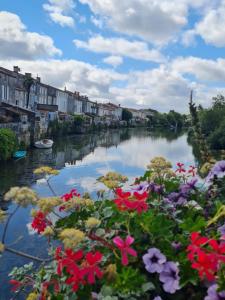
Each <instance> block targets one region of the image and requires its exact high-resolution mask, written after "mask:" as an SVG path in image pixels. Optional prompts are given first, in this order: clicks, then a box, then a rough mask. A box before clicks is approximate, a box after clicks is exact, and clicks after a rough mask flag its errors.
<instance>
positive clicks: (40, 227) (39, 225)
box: [31, 211, 52, 234]
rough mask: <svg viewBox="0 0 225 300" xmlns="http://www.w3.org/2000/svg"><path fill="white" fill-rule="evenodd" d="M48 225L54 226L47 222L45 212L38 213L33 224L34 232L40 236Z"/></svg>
mask: <svg viewBox="0 0 225 300" xmlns="http://www.w3.org/2000/svg"><path fill="white" fill-rule="evenodd" d="M48 225H52V223H51V222H50V221H49V220H47V218H46V215H45V214H44V213H43V212H41V211H38V212H37V213H36V216H35V217H34V219H33V222H32V223H31V227H32V228H33V229H34V230H37V232H38V234H40V233H42V232H43V231H44V230H45V228H46V227H47V226H48Z"/></svg>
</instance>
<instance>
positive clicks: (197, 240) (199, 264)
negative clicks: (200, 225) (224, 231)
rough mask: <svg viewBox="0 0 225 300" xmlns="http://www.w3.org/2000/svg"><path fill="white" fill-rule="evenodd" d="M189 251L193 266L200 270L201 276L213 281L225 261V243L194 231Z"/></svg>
mask: <svg viewBox="0 0 225 300" xmlns="http://www.w3.org/2000/svg"><path fill="white" fill-rule="evenodd" d="M187 251H188V255H187V257H188V259H189V260H190V261H191V262H192V265H191V266H192V268H193V269H196V270H197V271H198V273H199V277H200V278H201V279H204V278H207V279H208V280H209V281H213V280H214V279H215V276H216V274H217V272H218V270H219V268H220V264H221V263H222V262H225V255H224V254H225V244H224V243H223V242H222V243H218V241H216V240H215V239H209V238H207V237H204V236H201V235H200V234H199V233H198V232H193V233H192V234H191V244H190V245H189V246H188V248H187Z"/></svg>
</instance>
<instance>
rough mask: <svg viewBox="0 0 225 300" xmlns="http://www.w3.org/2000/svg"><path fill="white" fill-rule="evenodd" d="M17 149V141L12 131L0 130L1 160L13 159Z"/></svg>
mask: <svg viewBox="0 0 225 300" xmlns="http://www.w3.org/2000/svg"><path fill="white" fill-rule="evenodd" d="M16 148H17V139H16V135H15V133H14V132H13V131H12V130H11V129H7V128H2V129H0V160H7V159H9V158H11V157H12V155H13V153H14V152H15V150H16Z"/></svg>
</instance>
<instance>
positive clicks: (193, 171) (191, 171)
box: [188, 166, 197, 177]
mask: <svg viewBox="0 0 225 300" xmlns="http://www.w3.org/2000/svg"><path fill="white" fill-rule="evenodd" d="M196 169H197V168H196V167H195V166H189V170H188V173H189V174H191V175H192V176H193V177H194V176H195V175H196Z"/></svg>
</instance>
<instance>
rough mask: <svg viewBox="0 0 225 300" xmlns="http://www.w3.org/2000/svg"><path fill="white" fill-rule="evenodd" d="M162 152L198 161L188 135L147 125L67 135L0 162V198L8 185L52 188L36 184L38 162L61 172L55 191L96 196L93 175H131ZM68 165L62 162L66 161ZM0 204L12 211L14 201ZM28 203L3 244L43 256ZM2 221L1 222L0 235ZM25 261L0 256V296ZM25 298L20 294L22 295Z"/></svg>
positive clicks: (1, 297)
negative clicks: (155, 130) (31, 226)
mask: <svg viewBox="0 0 225 300" xmlns="http://www.w3.org/2000/svg"><path fill="white" fill-rule="evenodd" d="M155 156H164V157H166V158H167V159H169V160H170V161H171V162H172V163H173V164H174V165H175V163H176V162H178V161H181V162H183V163H185V164H186V165H187V166H189V165H190V164H193V163H196V162H195V158H194V155H193V150H192V147H191V146H190V145H188V143H187V136H186V134H179V135H176V134H173V133H171V132H169V133H151V132H149V131H148V130H146V129H129V130H127V129H124V130H115V131H109V132H100V133H96V134H89V135H78V136H72V137H71V136H70V137H66V138H63V139H61V140H58V141H56V143H55V145H54V147H53V149H48V150H39V149H34V150H32V151H30V152H29V155H28V157H27V158H26V159H23V160H19V161H17V162H10V163H7V164H3V165H0V170H1V172H0V198H1V197H2V195H3V194H4V193H5V192H6V191H7V190H8V189H9V188H10V187H11V186H18V185H19V186H22V185H27V186H31V187H32V188H34V189H35V190H36V191H37V192H38V193H39V194H40V195H41V196H47V195H48V196H50V195H51V193H50V191H49V190H48V188H47V186H46V185H45V184H37V183H36V182H35V179H34V176H33V170H34V169H35V168H37V167H38V166H42V165H50V166H53V167H55V168H57V169H60V170H61V172H60V174H59V175H58V176H56V177H54V178H53V179H52V180H51V183H52V186H53V188H54V190H55V192H56V193H57V194H58V195H62V194H63V193H65V192H67V191H69V190H71V189H72V188H76V189H77V190H78V191H79V192H81V193H82V192H84V191H87V192H89V193H90V194H91V195H92V196H93V197H96V191H97V190H98V189H100V188H101V187H102V186H100V185H99V184H96V178H98V177H99V176H101V175H104V174H106V173H107V172H108V171H112V170H113V171H117V172H119V173H121V174H124V175H126V176H128V177H129V178H130V180H132V179H134V178H135V177H137V176H139V175H141V174H143V171H144V170H145V167H146V165H147V164H148V163H149V161H150V159H152V158H153V157H155ZM68 162H69V163H70V164H71V166H70V167H65V163H68ZM2 207H3V208H4V209H6V210H7V211H8V212H12V211H13V209H14V208H15V207H14V205H12V204H9V205H8V206H5V205H3V204H2ZM29 211H30V207H29V208H27V209H23V208H19V210H18V211H17V213H16V214H15V215H14V217H13V218H12V221H11V223H10V225H9V227H8V234H7V238H6V244H7V245H12V247H13V248H15V249H18V250H21V251H24V252H26V253H30V254H33V255H34V254H37V255H38V256H39V257H45V256H46V251H45V249H46V246H47V245H46V242H45V239H43V238H41V237H39V236H37V235H31V234H30V233H29V231H28V227H27V224H28V223H30V221H31V218H30V214H29ZM2 228H3V225H0V236H1V235H2ZM27 262H28V260H27V259H25V258H21V257H18V256H15V255H13V254H10V253H6V252H5V253H4V254H3V255H2V257H1V258H0V280H1V282H0V300H6V299H7V300H8V299H10V293H9V285H8V283H7V281H8V277H7V274H8V272H9V271H10V270H11V269H12V268H13V267H14V266H20V265H23V264H24V263H27ZM21 299H24V296H21Z"/></svg>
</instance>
